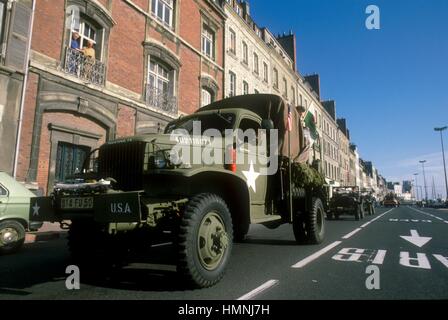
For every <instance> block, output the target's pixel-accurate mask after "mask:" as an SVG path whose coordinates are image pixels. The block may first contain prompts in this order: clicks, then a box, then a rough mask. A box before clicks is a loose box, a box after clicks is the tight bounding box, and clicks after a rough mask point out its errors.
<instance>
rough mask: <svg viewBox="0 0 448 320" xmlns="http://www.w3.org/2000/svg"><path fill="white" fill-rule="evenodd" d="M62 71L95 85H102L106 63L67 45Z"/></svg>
mask: <svg viewBox="0 0 448 320" xmlns="http://www.w3.org/2000/svg"><path fill="white" fill-rule="evenodd" d="M64 71H65V72H67V73H69V74H71V75H74V76H75V77H78V78H80V79H82V80H85V81H88V82H91V83H93V84H97V85H103V84H104V82H105V78H106V65H105V64H104V63H102V62H101V61H98V60H95V59H93V58H91V57H87V56H85V55H84V54H83V53H82V52H81V51H79V50H76V49H72V48H69V47H67V49H66V53H65V66H64Z"/></svg>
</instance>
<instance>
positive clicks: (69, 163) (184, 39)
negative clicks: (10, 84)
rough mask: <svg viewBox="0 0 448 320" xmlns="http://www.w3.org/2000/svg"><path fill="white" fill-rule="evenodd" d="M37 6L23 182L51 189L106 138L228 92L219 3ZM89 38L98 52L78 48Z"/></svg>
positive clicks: (68, 0) (94, 0)
mask: <svg viewBox="0 0 448 320" xmlns="http://www.w3.org/2000/svg"><path fill="white" fill-rule="evenodd" d="M35 4H36V7H35V13H34V26H33V30H32V31H33V33H32V41H31V52H30V70H29V78H28V81H27V84H26V96H25V97H26V98H25V103H24V108H23V124H22V134H21V136H20V139H19V141H20V152H19V156H18V166H17V179H18V180H20V181H28V182H37V183H38V185H39V188H41V189H42V190H43V192H44V193H48V192H49V191H51V189H52V186H53V185H54V183H55V182H57V181H62V180H64V178H66V177H67V175H69V174H71V173H73V172H76V171H77V170H80V169H81V166H82V162H83V159H84V158H85V157H86V155H87V154H88V153H89V152H91V151H92V150H94V149H96V148H97V147H99V146H100V145H101V144H102V143H104V142H105V141H108V140H111V139H115V138H119V137H124V136H131V135H135V134H144V133H157V132H160V131H161V130H163V128H164V127H165V125H166V124H167V122H169V121H171V120H173V119H175V118H177V117H178V116H179V115H180V114H188V113H192V112H194V111H196V110H197V109H198V108H199V107H200V105H201V103H202V99H209V100H211V101H213V100H215V99H221V98H222V92H223V85H224V77H223V65H224V62H223V61H224V60H223V59H224V57H223V43H222V42H223V39H224V35H223V32H224V11H223V9H222V6H221V5H219V1H209V0H201V1H193V0H132V1H131V0H39V1H36V3H35ZM75 33H77V34H78V35H79V38H77V37H74V35H75ZM89 42H91V43H93V48H94V50H95V51H94V53H93V56H91V57H89V52H88V51H84V52H83V53H81V52H80V51H79V49H82V48H85V47H88V46H89V45H88V43H89ZM90 52H91V51H90ZM91 55H92V54H91Z"/></svg>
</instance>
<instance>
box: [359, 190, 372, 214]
mask: <svg viewBox="0 0 448 320" xmlns="http://www.w3.org/2000/svg"><path fill="white" fill-rule="evenodd" d="M373 194H374V191H373V190H368V189H363V190H362V191H361V195H362V198H363V203H364V212H365V214H367V215H370V216H373V215H374V214H375V203H376V199H375V197H374V196H373Z"/></svg>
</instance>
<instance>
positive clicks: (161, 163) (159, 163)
mask: <svg viewBox="0 0 448 320" xmlns="http://www.w3.org/2000/svg"><path fill="white" fill-rule="evenodd" d="M152 165H153V167H154V168H155V169H164V168H166V167H167V165H168V161H167V159H166V157H165V152H163V151H158V152H156V153H155V154H154V156H153V157H152Z"/></svg>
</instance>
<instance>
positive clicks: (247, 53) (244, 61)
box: [243, 41, 249, 65]
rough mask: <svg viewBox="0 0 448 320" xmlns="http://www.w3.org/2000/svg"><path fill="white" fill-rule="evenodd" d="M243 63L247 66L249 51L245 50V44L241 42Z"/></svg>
mask: <svg viewBox="0 0 448 320" xmlns="http://www.w3.org/2000/svg"><path fill="white" fill-rule="evenodd" d="M243 63H244V64H246V65H248V64H249V51H248V48H247V43H246V42H244V41H243Z"/></svg>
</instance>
